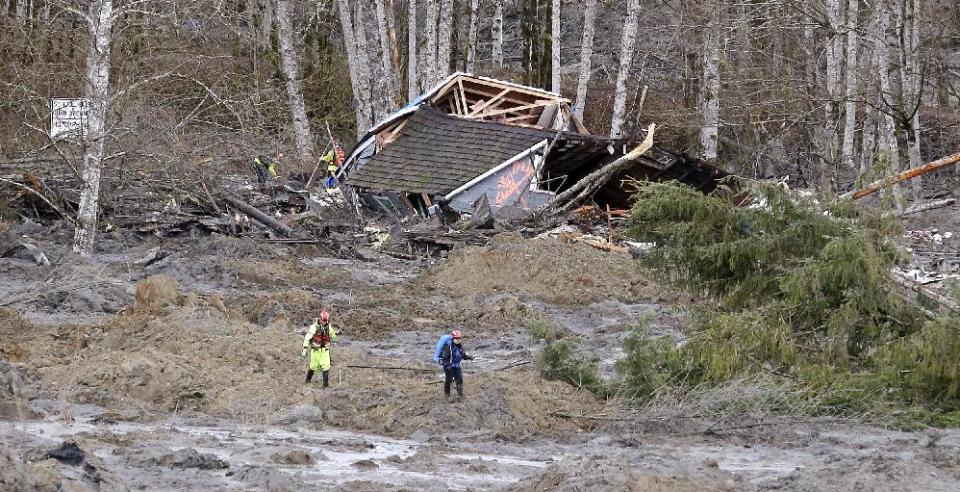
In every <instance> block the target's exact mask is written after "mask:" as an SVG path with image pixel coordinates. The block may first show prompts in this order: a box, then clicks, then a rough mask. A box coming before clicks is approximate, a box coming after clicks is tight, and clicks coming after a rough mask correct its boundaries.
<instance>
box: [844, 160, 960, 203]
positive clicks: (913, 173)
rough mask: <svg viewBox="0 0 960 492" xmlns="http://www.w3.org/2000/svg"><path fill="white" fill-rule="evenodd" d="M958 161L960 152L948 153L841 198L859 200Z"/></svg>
mask: <svg viewBox="0 0 960 492" xmlns="http://www.w3.org/2000/svg"><path fill="white" fill-rule="evenodd" d="M957 162H960V152H958V153H956V154H953V155H948V156H947V157H944V158H942V159H938V160H935V161H933V162H928V163H926V164H924V165H922V166H920V167H915V168H911V169H907V170H906V171H904V172H902V173H900V174H894V175H892V176H887V177H885V178H883V179H879V180H877V181H874V182H873V183H870V184H868V185H867V186H864V187H863V188H861V189H859V190H856V191H849V192H847V193H844V194H843V195H840V198H842V199H853V200H859V199H861V198H863V197H865V196H867V195H872V194H874V193H876V192H878V191H880V190H882V189H884V188H888V187H890V186H893V185H895V184H897V183H901V182H903V181H907V180H910V179H913V178H916V177H917V176H923V175H924V174H927V173H929V172H931V171H935V170H937V169H940V168H943V167H947V166H952V165H954V164H956V163H957Z"/></svg>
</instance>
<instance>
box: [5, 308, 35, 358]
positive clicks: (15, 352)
mask: <svg viewBox="0 0 960 492" xmlns="http://www.w3.org/2000/svg"><path fill="white" fill-rule="evenodd" d="M32 331H33V325H32V324H31V323H30V322H29V321H27V320H25V319H23V317H22V316H20V313H18V312H16V311H14V310H12V309H8V308H4V307H0V359H3V360H8V361H10V362H18V361H20V360H23V358H24V357H26V356H27V355H28V354H27V352H26V349H25V348H24V347H23V345H22V344H21V343H20V342H22V341H23V340H25V339H26V338H27V337H28V336H30V333H31V332H32Z"/></svg>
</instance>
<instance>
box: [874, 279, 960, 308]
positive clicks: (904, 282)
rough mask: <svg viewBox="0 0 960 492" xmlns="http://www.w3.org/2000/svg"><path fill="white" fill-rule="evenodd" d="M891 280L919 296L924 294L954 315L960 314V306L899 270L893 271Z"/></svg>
mask: <svg viewBox="0 0 960 492" xmlns="http://www.w3.org/2000/svg"><path fill="white" fill-rule="evenodd" d="M890 278H892V279H893V281H894V282H895V283H896V284H897V285H900V286H901V287H904V288H906V289H909V290H911V291H913V292H916V293H918V294H923V295H924V296H926V297H927V298H929V299H930V300H932V301H934V302H936V303H937V304H938V305H939V306H940V307H942V308H945V309H948V310H950V311H953V312H954V313H957V314H960V304H957V303H956V302H955V301H953V300H952V299H949V298H948V297H946V296H944V295H941V294H938V293H936V292H934V291H933V290H931V289H928V288H926V287H924V286H923V285H920V283H919V282H917V281H915V280H913V279H912V278H910V277H908V276H907V275H905V274H904V273H903V272H900V271H897V270H891V275H890Z"/></svg>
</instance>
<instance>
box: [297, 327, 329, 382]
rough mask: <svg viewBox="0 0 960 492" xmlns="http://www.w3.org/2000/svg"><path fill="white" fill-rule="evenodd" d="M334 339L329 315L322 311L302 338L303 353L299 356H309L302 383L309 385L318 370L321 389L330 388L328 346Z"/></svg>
mask: <svg viewBox="0 0 960 492" xmlns="http://www.w3.org/2000/svg"><path fill="white" fill-rule="evenodd" d="M336 339H337V330H336V329H335V328H334V327H333V325H331V324H330V313H328V312H326V311H322V312H321V313H320V317H319V318H315V319H314V320H313V324H311V325H310V328H308V329H307V334H306V335H305V336H304V337H303V351H301V352H300V356H301V357H307V353H308V352H309V354H310V367H309V368H308V369H307V379H306V381H304V383H306V384H309V383H310V381H311V380H312V379H313V374H314V373H315V372H316V371H318V370H319V371H320V372H321V373H322V374H323V387H324V388H326V387H328V386H330V365H331V361H330V346H331V344H332V343H333V341H334V340H336Z"/></svg>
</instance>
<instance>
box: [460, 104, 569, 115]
mask: <svg viewBox="0 0 960 492" xmlns="http://www.w3.org/2000/svg"><path fill="white" fill-rule="evenodd" d="M554 104H557V103H556V101H540V102H536V103H534V104H525V105H523V106H514V107H512V108H503V109H497V110H494V111H486V112H484V113H481V114H471V115H470V117H471V118H488V117H490V116H498V115H501V114H507V113H518V112H521V111H529V110H531V109H536V108H542V107H544V106H553V105H554ZM523 116H540V113H536V114H534V115H523Z"/></svg>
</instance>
